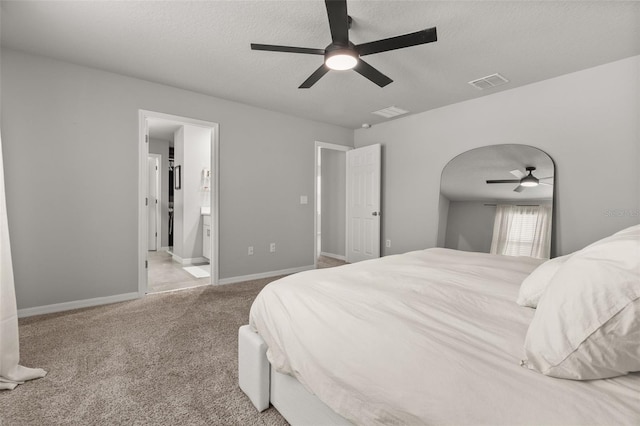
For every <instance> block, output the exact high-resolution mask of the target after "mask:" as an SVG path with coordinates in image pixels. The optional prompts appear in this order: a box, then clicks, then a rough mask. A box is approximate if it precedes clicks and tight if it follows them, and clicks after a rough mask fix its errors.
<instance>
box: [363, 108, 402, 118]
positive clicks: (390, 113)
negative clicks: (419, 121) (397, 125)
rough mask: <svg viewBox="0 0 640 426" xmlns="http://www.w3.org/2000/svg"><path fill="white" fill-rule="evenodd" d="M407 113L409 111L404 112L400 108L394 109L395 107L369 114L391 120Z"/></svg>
mask: <svg viewBox="0 0 640 426" xmlns="http://www.w3.org/2000/svg"><path fill="white" fill-rule="evenodd" d="M408 112H409V111H405V110H403V109H402V108H398V107H395V106H390V107H388V108H384V109H381V110H378V111H374V112H372V113H371V114H376V115H380V116H382V117H384V118H393V117H397V116H399V115H402V114H406V113H408Z"/></svg>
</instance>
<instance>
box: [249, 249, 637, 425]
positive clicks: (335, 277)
mask: <svg viewBox="0 0 640 426" xmlns="http://www.w3.org/2000/svg"><path fill="white" fill-rule="evenodd" d="M539 263H540V261H538V260H534V259H531V258H513V257H504V256H495V255H489V254H480V253H469V252H460V251H455V250H447V249H429V250H424V251H415V252H411V253H407V254H404V255H397V256H388V257H384V258H381V259H377V260H373V261H367V262H360V263H357V264H353V265H347V266H343V267H339V268H333V269H323V270H314V271H308V272H303V273H300V274H296V275H292V276H288V277H286V278H283V279H280V280H278V281H276V282H273V283H271V284H269V285H268V286H267V287H265V288H264V290H263V291H262V292H261V293H260V294H259V295H258V297H257V299H256V300H255V302H254V303H253V306H252V308H251V315H250V324H251V325H252V326H253V327H254V328H255V329H256V330H257V331H258V333H259V334H260V335H261V336H262V337H263V339H264V340H265V341H266V343H267V345H268V347H269V349H268V352H267V356H268V358H269V361H270V362H271V364H272V365H273V366H274V367H275V369H276V370H277V371H279V372H283V373H287V374H290V375H293V376H295V377H296V378H297V379H298V380H299V381H300V382H302V384H303V385H304V386H305V387H306V388H307V389H308V390H309V391H311V392H312V393H314V394H316V395H317V396H318V397H319V398H320V399H321V400H322V401H324V402H325V403H326V404H327V405H329V406H330V407H331V408H332V409H333V410H335V411H336V412H338V413H339V414H341V415H342V416H344V417H346V418H347V419H349V420H351V421H353V422H355V423H357V424H473V425H477V424H563V425H566V424H635V425H637V424H640V375H638V374H633V375H628V376H625V377H620V378H616V379H608V380H596V381H591V382H577V381H569V380H562V379H554V378H550V377H547V376H543V375H541V374H539V373H536V372H534V371H531V370H528V369H526V368H523V367H521V366H520V359H521V358H522V357H523V342H524V337H525V334H526V331H527V327H528V324H529V322H530V321H531V318H532V317H533V314H534V312H535V311H534V310H533V309H530V308H523V307H520V306H518V305H517V304H516V303H515V300H516V297H517V294H518V289H519V285H520V283H521V282H522V280H523V279H524V278H525V277H526V276H527V275H528V274H529V273H530V272H531V271H532V270H533V269H534V268H535V267H536V266H537V265H538V264H539Z"/></svg>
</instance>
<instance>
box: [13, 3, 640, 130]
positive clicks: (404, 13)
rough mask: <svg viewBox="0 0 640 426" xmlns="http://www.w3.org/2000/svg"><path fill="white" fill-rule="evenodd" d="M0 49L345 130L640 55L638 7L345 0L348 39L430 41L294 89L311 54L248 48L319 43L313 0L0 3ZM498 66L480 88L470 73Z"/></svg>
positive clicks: (322, 31) (313, 60) (323, 38)
mask: <svg viewBox="0 0 640 426" xmlns="http://www.w3.org/2000/svg"><path fill="white" fill-rule="evenodd" d="M1 5H2V30H1V31H2V32H1V37H2V45H3V46H6V47H9V48H12V49H16V50H23V51H26V52H30V53H34V54H41V55H46V56H50V57H54V58H59V59H62V60H66V61H70V62H73V63H77V64H81V65H87V66H91V67H95V68H100V69H104V70H108V71H113V72H117V73H120V74H125V75H130V76H134V77H138V78H142V79H145V80H150V81H155V82H158V83H163V84H167V85H171V86H175V87H180V88H184V89H189V90H193V91H196V92H200V93H205V94H209V95H213V96H216V97H220V98H225V99H230V100H235V101H239V102H243V103H246V104H250V105H255V106H259V107H264V108H268V109H271V110H276V111H281V112H284V113H288V114H293V115H297V116H302V117H307V118H311V119H315V120H319V121H324V122H328V123H334V124H338V125H342V126H346V127H350V128H356V127H360V125H361V124H362V123H371V124H375V123H379V122H382V121H385V120H386V119H384V118H381V117H378V116H375V115H372V114H371V112H373V111H376V110H378V109H381V108H385V107H388V106H391V105H396V106H399V107H401V108H403V109H406V110H409V111H410V112H411V113H416V112H421V111H426V110H429V109H433V108H438V107H441V106H444V105H448V104H452V103H456V102H460V101H463V100H467V99H472V98H475V97H479V96H484V95H487V94H492V93H495V92H497V91H502V90H508V89H510V88H514V87H518V86H521V85H524V84H529V83H532V82H535V81H540V80H544V79H548V78H551V77H555V76H558V75H562V74H566V73H570V72H573V71H577V70H581V69H585V68H589V67H593V66H596V65H600V64H603V63H607V62H611V61H614V60H618V59H622V58H625V57H629V56H633V55H639V54H640V2H636V1H631V2H624V1H613V2H610V1H591V2H587V1H541V2H538V1H496V2H493V1H441V2H439V1H391V0H389V1H349V2H348V9H349V14H350V15H351V16H352V17H353V20H354V22H353V25H352V27H351V31H350V37H351V41H353V42H354V43H356V44H358V43H363V42H368V41H373V40H377V39H381V38H387V37H391V36H395V35H400V34H405V33H409V32H413V31H417V30H420V29H425V28H430V27H433V26H435V27H437V30H438V41H437V42H436V43H430V44H426V45H422V46H415V47H410V48H407V49H402V50H397V51H392V52H385V53H380V54H376V55H371V56H368V57H367V62H369V63H370V64H371V65H373V66H374V67H376V68H378V69H379V70H380V71H381V72H383V73H384V74H386V75H388V76H389V77H391V78H392V79H393V80H394V82H393V83H391V84H390V85H388V86H386V87H385V88H382V89H381V88H379V87H377V86H376V85H374V84H373V83H371V82H370V81H368V80H366V79H365V78H364V77H362V76H360V75H359V74H357V73H355V72H353V71H343V72H337V71H332V72H330V73H329V74H327V75H326V76H325V77H323V78H322V79H321V80H320V81H319V82H318V83H317V84H316V85H315V86H314V87H312V88H311V89H306V90H301V89H298V88H297V87H298V86H299V85H300V83H302V82H303V81H304V80H305V79H306V78H307V77H308V76H309V75H310V74H311V73H312V72H313V71H314V70H315V69H316V68H318V66H320V64H321V61H322V57H321V56H316V55H300V54H289V53H276V52H262V51H252V50H250V48H249V45H250V43H252V42H254V43H265V44H282V45H292V46H303V47H315V48H324V47H326V46H327V45H328V44H329V43H330V34H329V28H328V23H327V16H326V10H325V6H324V2H323V1H321V0H306V1H292V0H289V1H237V0H236V1H193V2H191V1H159V2H156V1H61V2H58V1H43V2H36V1H2V3H1ZM496 72H498V73H501V74H502V75H503V76H505V77H506V78H507V79H509V80H510V82H509V83H508V84H506V85H504V86H501V87H498V88H494V89H489V90H486V91H479V90H478V89H475V88H474V87H471V86H470V85H468V84H467V82H468V81H470V80H474V79H477V78H480V77H484V76H486V75H489V74H493V73H496Z"/></svg>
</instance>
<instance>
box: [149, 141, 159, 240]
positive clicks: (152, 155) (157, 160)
mask: <svg viewBox="0 0 640 426" xmlns="http://www.w3.org/2000/svg"><path fill="white" fill-rule="evenodd" d="M148 157H150V158H154V159H155V161H156V165H157V167H158V168H157V170H156V209H155V213H156V215H155V216H156V238H155V240H156V251H158V250H161V249H162V232H161V231H162V215H161V213H160V211H161V210H162V189H161V188H162V155H161V154H152V153H149V155H148ZM148 164H149V163H147V165H148ZM147 176H148V172H147ZM148 193H149V189H147V194H148ZM147 207H148V206H147ZM148 225H149V224H148V223H147V226H148ZM148 237H149V235H147V238H148ZM147 241H149V240H147Z"/></svg>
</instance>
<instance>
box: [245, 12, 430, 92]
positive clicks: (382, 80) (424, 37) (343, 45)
mask: <svg viewBox="0 0 640 426" xmlns="http://www.w3.org/2000/svg"><path fill="white" fill-rule="evenodd" d="M325 4H326V6H327V15H328V16H329V29H330V31H331V40H332V41H331V44H330V45H328V46H327V47H326V48H324V49H314V48H307V47H292V46H277V45H272V44H256V43H251V49H252V50H267V51H271V52H288V53H304V54H309V55H324V63H323V64H322V65H321V66H320V68H318V69H317V70H315V72H314V73H313V74H311V76H310V77H309V78H307V79H306V80H305V81H304V82H303V83H302V84H301V85H300V87H298V88H299V89H308V88H310V87H311V86H313V85H314V84H315V83H316V82H317V81H318V80H320V78H322V76H324V75H325V74H326V73H328V72H329V70H350V69H353V70H354V71H356V72H357V73H359V74H360V75H362V76H364V77H366V78H367V79H369V80H371V81H372V82H374V83H375V84H377V85H378V86H380V87H384V86H386V85H387V84H389V83H391V82H392V81H393V80H391V79H390V78H389V77H387V76H386V75H384V74H382V73H381V72H380V71H378V70H377V69H375V68H374V67H372V66H371V65H369V64H368V63H366V62H365V61H363V60H362V58H361V56H366V55H372V54H374V53H381V52H387V51H389V50H396V49H403V48H405V47H410V46H417V45H420V44H426V43H431V42H434V41H437V40H438V37H437V34H436V29H435V27H434V28H429V29H426V30H422V31H416V32H414V33H409V34H404V35H401V36H397V37H391V38H386V39H383V40H377V41H372V42H369V43H362V44H358V45H355V44H353V43H352V42H351V41H349V29H350V27H351V17H350V16H349V15H348V14H347V1H346V0H325Z"/></svg>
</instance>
